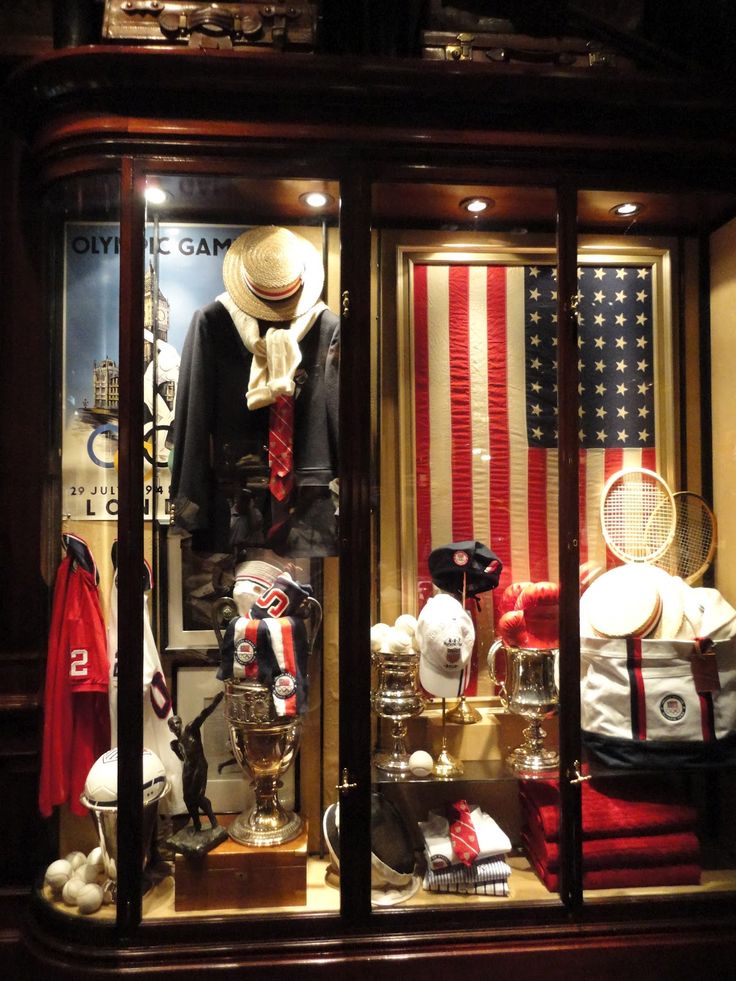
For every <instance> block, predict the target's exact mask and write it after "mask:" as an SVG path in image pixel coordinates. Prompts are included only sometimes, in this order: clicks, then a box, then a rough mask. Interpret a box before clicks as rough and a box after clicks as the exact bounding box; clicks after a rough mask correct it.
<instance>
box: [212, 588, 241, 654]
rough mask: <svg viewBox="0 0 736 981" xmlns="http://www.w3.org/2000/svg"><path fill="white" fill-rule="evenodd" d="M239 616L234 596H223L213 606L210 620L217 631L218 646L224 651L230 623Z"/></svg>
mask: <svg viewBox="0 0 736 981" xmlns="http://www.w3.org/2000/svg"><path fill="white" fill-rule="evenodd" d="M237 615H238V607H237V605H236V603H235V600H234V599H233V598H232V596H221V597H220V598H219V599H217V600H215V602H214V603H213V604H212V608H211V614H210V618H211V621H212V629H213V630H214V631H215V637H216V638H217V646H218V648H219V649H220V650H222V641H223V636H224V632H225V628H226V627H227V625H228V623H230V621H231V620H232V619H233V618H234V617H236V616H237Z"/></svg>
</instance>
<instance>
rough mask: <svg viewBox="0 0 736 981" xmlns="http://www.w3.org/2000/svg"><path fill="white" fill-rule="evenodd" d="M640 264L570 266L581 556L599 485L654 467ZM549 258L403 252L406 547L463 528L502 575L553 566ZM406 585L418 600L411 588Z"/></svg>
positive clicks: (646, 281)
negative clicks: (409, 474) (409, 458)
mask: <svg viewBox="0 0 736 981" xmlns="http://www.w3.org/2000/svg"><path fill="white" fill-rule="evenodd" d="M652 279H653V277H652V267H651V266H649V265H644V264H639V265H633V264H627V265H607V264H604V265H581V266H580V267H579V269H578V306H577V311H578V320H579V331H578V357H579V361H578V369H579V372H578V379H579V394H580V409H579V440H580V533H581V534H580V546H581V562H585V561H588V560H593V561H597V562H599V563H600V564H602V565H605V563H606V552H605V545H604V542H603V538H602V535H601V530H600V520H599V516H598V515H599V505H600V493H601V490H602V488H603V486H604V484H605V481H606V480H607V478H608V477H609V476H610V475H611V474H612V473H614V472H615V471H616V470H619V469H621V468H622V467H625V466H644V467H647V468H649V469H652V470H656V469H657V451H656V447H655V440H654V433H655V420H654V406H655V387H654V386H655V374H654V365H653V362H654V350H653V347H654V341H653V337H654V332H653V323H652V316H653V309H654V304H653V297H652V292H653V281H652ZM556 309H557V287H556V270H555V267H554V266H551V265H543V264H539V265H512V264H509V265H495V264H494V265H486V264H465V263H457V262H448V263H446V264H437V265H436V264H416V265H415V266H414V271H413V300H412V313H413V326H414V373H415V390H414V398H415V439H416V442H415V450H416V461H415V462H416V488H417V491H416V514H417V559H418V563H417V565H418V573H419V580H420V584H421V583H422V582H424V583H425V584H426V582H427V580H428V579H429V575H428V569H427V557H428V555H429V553H430V551H431V550H432V549H433V548H436V547H437V546H438V545H444V544H446V543H448V542H451V541H459V540H467V539H471V540H473V539H477V540H479V541H482V542H484V543H485V544H487V545H489V546H490V547H491V548H492V549H493V550H494V551H495V552H496V554H497V555H498V556H499V558H500V559H501V560H502V561H503V563H504V571H503V576H502V579H501V582H500V586H499V590H498V591H497V592H498V595H500V592H501V591H502V589H503V587H504V586H505V585H507V584H508V583H510V582H513V581H515V580H527V579H529V580H532V581H541V580H547V579H552V580H556V579H557V578H558V573H557V557H558V536H557V514H558V503H559V502H558V476H557V375H556V368H557V365H556V332H557V323H556ZM424 598H425V597H424V595H423V589H422V587H421V585H420V596H419V602H420V606H421V603H422V601H423V599H424Z"/></svg>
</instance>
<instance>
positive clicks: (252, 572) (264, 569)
mask: <svg viewBox="0 0 736 981" xmlns="http://www.w3.org/2000/svg"><path fill="white" fill-rule="evenodd" d="M280 573H281V569H279V568H277V566H275V565H271V564H270V563H269V562H263V561H262V560H260V559H247V560H246V561H245V562H241V563H240V564H239V565H237V566H236V567H235V584H234V586H233V599H234V600H235V604H236V606H237V607H238V613H240V615H241V616H243V617H247V616H248V614H249V613H250V608H251V606H253V604H254V603H255V601H256V600H257V599H258V597H259V596H261V595H263V593H265V592H266V590H267V589H269V588H270V587H271V586H272V585H273V581H274V579H275V578H276V577H277V576H278V575H280Z"/></svg>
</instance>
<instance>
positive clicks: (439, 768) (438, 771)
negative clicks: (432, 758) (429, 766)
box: [434, 746, 465, 780]
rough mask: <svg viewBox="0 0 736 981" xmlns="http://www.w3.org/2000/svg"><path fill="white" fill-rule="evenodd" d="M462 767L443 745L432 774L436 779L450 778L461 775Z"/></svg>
mask: <svg viewBox="0 0 736 981" xmlns="http://www.w3.org/2000/svg"><path fill="white" fill-rule="evenodd" d="M464 769H465V768H464V767H463V765H462V763H461V762H460V760H456V759H455V757H454V756H452V755H451V754H450V753H448V751H447V747H446V746H443V747H442V749H441V750H440V753H439V756H438V757H437V761H436V762H435V764H434V775H435V777H437V779H438V780H451V779H452V778H453V777H459V776H462V774H463V772H464Z"/></svg>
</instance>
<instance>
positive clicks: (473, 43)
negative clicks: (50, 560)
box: [422, 31, 631, 70]
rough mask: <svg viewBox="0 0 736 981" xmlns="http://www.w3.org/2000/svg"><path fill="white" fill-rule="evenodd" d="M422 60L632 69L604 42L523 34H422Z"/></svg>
mask: <svg viewBox="0 0 736 981" xmlns="http://www.w3.org/2000/svg"><path fill="white" fill-rule="evenodd" d="M422 58H424V59H427V60H431V61H476V62H478V61H479V62H485V63H488V64H512V65H513V64H516V65H524V66H525V67H527V68H528V69H530V70H533V69H534V68H535V67H536V68H539V69H549V68H550V67H560V68H563V67H564V68H585V69H590V68H597V67H612V66H613V67H616V68H624V67H630V65H631V63H630V62H629V60H628V59H625V58H621V57H620V56H619V55H617V54H615V53H614V52H613V51H612V50H611V49H610V48H607V47H606V46H605V45H604V44H603V43H602V42H600V41H595V40H586V39H584V38H564V37H563V38H558V37H532V36H528V35H524V34H495V33H492V32H483V33H470V32H462V33H459V34H458V33H454V32H452V31H423V32H422Z"/></svg>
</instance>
